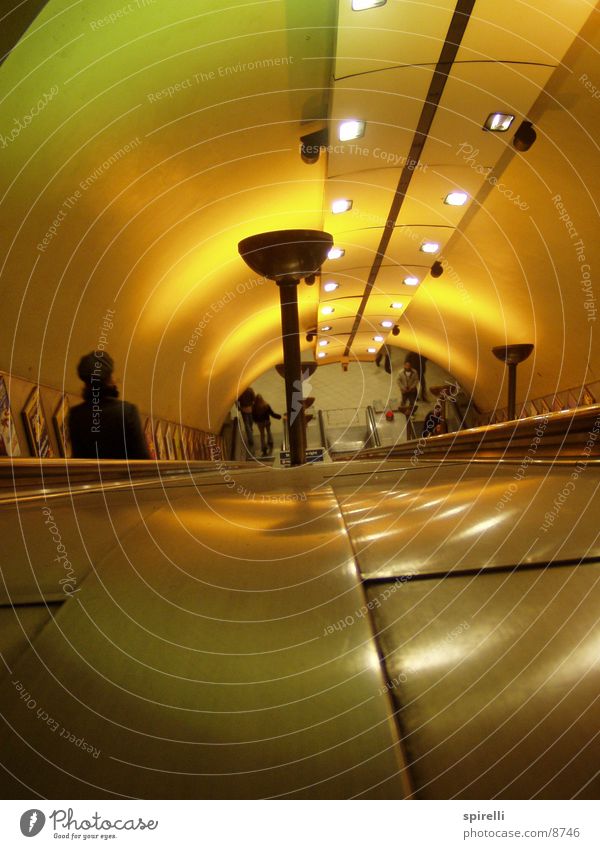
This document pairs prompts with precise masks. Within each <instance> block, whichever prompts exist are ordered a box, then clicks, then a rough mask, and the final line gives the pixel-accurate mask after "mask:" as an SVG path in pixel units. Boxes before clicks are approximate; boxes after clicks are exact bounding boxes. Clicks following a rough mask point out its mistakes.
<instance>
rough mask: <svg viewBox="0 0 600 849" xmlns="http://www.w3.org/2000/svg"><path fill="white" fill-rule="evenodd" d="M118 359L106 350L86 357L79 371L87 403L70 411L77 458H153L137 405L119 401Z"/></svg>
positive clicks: (71, 431)
mask: <svg viewBox="0 0 600 849" xmlns="http://www.w3.org/2000/svg"><path fill="white" fill-rule="evenodd" d="M113 368H114V362H113V359H112V357H111V356H110V355H109V354H108V353H107V352H106V351H96V352H92V353H91V354H87V355H86V356H85V357H82V358H81V360H80V361H79V365H78V366H77V374H78V375H79V377H80V378H81V380H82V381H83V383H84V384H85V386H84V390H83V404H78V405H77V406H76V407H72V408H71V410H70V412H69V432H70V434H71V445H72V448H73V457H74V458H76V459H77V458H82V459H83V458H90V459H94V460H95V459H96V458H98V459H100V460H149V459H150V454H149V452H148V446H147V445H146V440H145V439H144V434H143V432H142V425H141V422H140V416H139V413H138V411H137V407H136V406H135V405H134V404H130V403H129V402H128V401H119V400H118V395H119V391H118V389H117V387H116V386H115V382H114V380H113V376H112V373H113Z"/></svg>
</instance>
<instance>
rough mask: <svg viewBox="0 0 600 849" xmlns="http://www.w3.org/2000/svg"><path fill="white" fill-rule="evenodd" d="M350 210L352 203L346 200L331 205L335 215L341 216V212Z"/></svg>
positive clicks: (336, 201) (335, 201)
mask: <svg viewBox="0 0 600 849" xmlns="http://www.w3.org/2000/svg"><path fill="white" fill-rule="evenodd" d="M349 209H352V201H351V200H346V199H345V198H342V199H340V200H334V201H333V203H332V204H331V211H332V212H333V214H334V215H339V214H340V212H348V210H349Z"/></svg>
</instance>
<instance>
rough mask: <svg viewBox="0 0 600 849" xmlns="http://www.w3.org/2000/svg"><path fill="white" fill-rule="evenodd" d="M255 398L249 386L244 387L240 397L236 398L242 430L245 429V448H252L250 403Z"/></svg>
mask: <svg viewBox="0 0 600 849" xmlns="http://www.w3.org/2000/svg"><path fill="white" fill-rule="evenodd" d="M255 398H256V395H255V394H254V389H252V387H251V386H249V387H248V388H247V389H244V391H243V392H242V394H241V395H240V397H239V398H238V399H237V408H238V410H239V411H240V413H241V414H242V421H243V422H244V430H245V431H246V447H247V448H254V433H253V429H254V422H253V419H252V405H253V404H254V399H255Z"/></svg>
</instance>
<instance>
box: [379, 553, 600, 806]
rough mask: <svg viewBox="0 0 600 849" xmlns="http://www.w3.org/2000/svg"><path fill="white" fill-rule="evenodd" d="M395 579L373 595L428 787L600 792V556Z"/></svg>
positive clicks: (451, 792)
mask: <svg viewBox="0 0 600 849" xmlns="http://www.w3.org/2000/svg"><path fill="white" fill-rule="evenodd" d="M384 586H385V585H383V584H372V585H371V586H370V588H369V590H368V595H369V597H370V599H371V600H373V599H374V598H379V599H380V603H379V604H378V605H377V607H376V608H374V615H375V619H376V621H377V624H378V636H379V640H380V643H381V647H382V650H383V655H384V657H385V663H386V666H387V673H388V686H389V689H390V693H391V694H392V696H393V698H394V701H395V703H396V706H397V708H398V718H399V722H400V726H401V728H402V730H403V741H404V745H405V747H406V750H407V752H408V759H409V762H410V764H411V768H412V774H413V780H414V782H415V787H416V791H415V795H416V796H417V797H419V798H428V799H454V798H462V799H473V798H476V799H495V798H504V799H512V798H516V799H529V798H546V799H565V798H587V799H597V798H598V795H599V794H600V777H599V775H598V764H599V763H600V733H599V732H600V722H599V719H598V717H599V716H600V711H599V709H598V700H599V695H598V694H599V693H600V680H599V673H598V642H599V640H600V624H599V622H598V610H599V608H600V564H599V563H593V564H586V565H584V566H574V567H553V568H550V569H545V570H542V569H539V570H538V569H530V570H526V571H520V572H513V573H509V574H499V573H493V572H487V573H483V574H480V575H476V576H452V577H450V578H446V579H443V580H438V579H425V580H413V581H412V582H411V581H409V582H406V583H404V584H403V585H401V586H399V587H397V588H396V590H395V591H393V592H392V593H391V594H390V595H389V596H388V597H387V598H383V596H382V593H383V592H384ZM388 589H389V587H388Z"/></svg>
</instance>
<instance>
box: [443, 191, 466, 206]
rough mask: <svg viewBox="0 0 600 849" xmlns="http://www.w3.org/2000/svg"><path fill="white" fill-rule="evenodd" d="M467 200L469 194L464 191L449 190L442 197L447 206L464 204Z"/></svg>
mask: <svg viewBox="0 0 600 849" xmlns="http://www.w3.org/2000/svg"><path fill="white" fill-rule="evenodd" d="M468 200H469V195H468V194H467V193H466V192H450V194H448V195H446V197H445V198H444V203H447V204H448V206H464V205H465V203H466V202H467V201H468Z"/></svg>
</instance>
